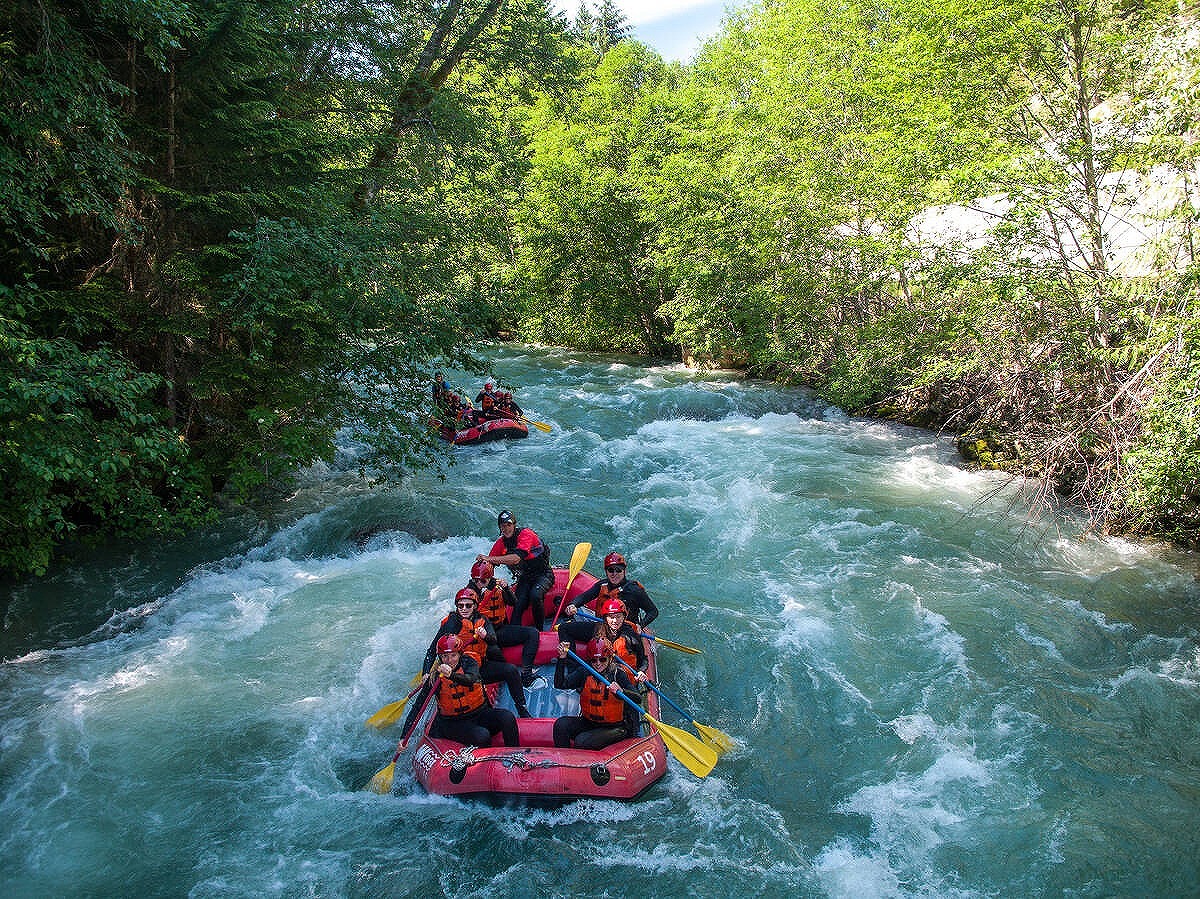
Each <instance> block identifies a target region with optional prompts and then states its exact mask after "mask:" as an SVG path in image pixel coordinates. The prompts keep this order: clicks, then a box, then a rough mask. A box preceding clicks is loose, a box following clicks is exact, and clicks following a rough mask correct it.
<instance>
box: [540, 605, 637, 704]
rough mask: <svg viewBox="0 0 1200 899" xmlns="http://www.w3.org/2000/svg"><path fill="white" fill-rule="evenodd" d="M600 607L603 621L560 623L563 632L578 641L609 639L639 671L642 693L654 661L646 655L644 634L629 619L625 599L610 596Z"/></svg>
mask: <svg viewBox="0 0 1200 899" xmlns="http://www.w3.org/2000/svg"><path fill="white" fill-rule="evenodd" d="M596 611H597V612H599V617H600V620H599V621H590V620H588V619H586V618H580V619H578V620H575V621H567V622H564V623H562V624H560V625H559V626H558V634H559V636H560V637H565V638H566V639H568V640H571V641H572V642H574V643H577V644H582V643H586V642H588V641H591V640H607V641H608V642H609V644H610V645H611V646H612V648H613V651H614V652H615V653H616V654H617V655H618V656H619V657H620V658H621V661H623V662H624V663H625V664H627V665H628V666H629V667H630V668H632V669H633V670H634V671H635V672H636V678H637V686H638V688H639V689H638V696H639V697H641V696H642V695H643V693H644V691H645V687H643V686H642V685H643V684H645V682H646V669H647V667H649V664H650V662H649V659H647V658H646V648H645V646H644V645H643V644H642V638H641V637H640V636H639V635H638V632H637V631H636V630H634V628H633V627H632V626H631V625H630V624H629V622H628V620H626V614H625V603H623V602H621V600H619V599H615V598H613V599H607V600H605V601H604V602H603V603H601V604H600V608H599V609H597V610H596Z"/></svg>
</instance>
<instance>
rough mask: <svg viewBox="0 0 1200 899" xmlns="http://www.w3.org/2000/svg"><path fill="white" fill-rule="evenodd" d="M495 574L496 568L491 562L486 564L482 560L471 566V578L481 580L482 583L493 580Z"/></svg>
mask: <svg viewBox="0 0 1200 899" xmlns="http://www.w3.org/2000/svg"><path fill="white" fill-rule="evenodd" d="M495 573H496V567H495V566H494V565H492V563H491V562H484V561H483V560H482V559H481V560H480V561H478V562H476V563H475V564H474V565H472V566H471V577H473V578H479V579H480V580H482V581H486V580H491V578H492V575H494V574H495Z"/></svg>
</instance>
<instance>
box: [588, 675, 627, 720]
mask: <svg viewBox="0 0 1200 899" xmlns="http://www.w3.org/2000/svg"><path fill="white" fill-rule="evenodd" d="M579 713H580V714H581V715H583V717H584V718H586V719H587V720H588V721H595V722H597V723H598V724H620V723H621V722H622V721H624V720H625V701H624V700H623V699H621V697H619V696H617V695H616V694H615V693H609V692H608V688H607V687H605V686H604V684H602V683H600V681H598V680H596V678H595V677H594V676H593V675H588V679H587V680H586V681H584V682H583V689H581V690H580V691H579Z"/></svg>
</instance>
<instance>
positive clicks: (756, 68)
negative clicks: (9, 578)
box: [0, 0, 1200, 572]
mask: <svg viewBox="0 0 1200 899" xmlns="http://www.w3.org/2000/svg"><path fill="white" fill-rule="evenodd" d="M1197 33H1198V27H1197V25H1196V24H1195V23H1194V22H1193V21H1192V19H1191V18H1190V17H1189V16H1188V15H1187V14H1185V13H1180V12H1179V9H1178V6H1177V4H1175V3H1174V2H1170V3H1168V2H1164V0H1142V2H1137V3H1131V2H1128V0H1088V2H1084V0H1038V2H1034V3H1029V2H1020V3H1018V2H1016V0H1004V2H1000V3H993V4H986V5H982V4H978V3H971V2H965V0H925V2H920V3H918V2H914V0H870V2H868V0H847V2H844V3H840V4H835V5H833V6H831V5H829V4H825V3H819V2H816V0H758V2H754V3H750V4H749V5H747V6H746V7H745V8H744V9H742V10H741V11H738V12H732V13H730V14H729V16H728V17H727V19H726V22H725V25H724V28H723V30H722V32H721V33H720V34H719V35H718V36H717V37H716V38H715V39H713V40H712V41H711V42H710V43H709V44H708V45H707V46H706V47H705V48H704V50H703V51H702V52H701V53H700V54H699V55H698V57H697V58H696V59H695V60H694V62H692V63H691V64H690V65H688V66H680V65H677V64H673V63H667V62H665V61H663V60H662V59H661V58H660V57H658V56H657V54H655V53H654V52H653V51H652V50H650V49H649V48H647V47H645V46H643V45H641V44H639V43H637V42H636V41H634V40H631V39H630V38H629V34H630V28H629V25H628V23H627V21H626V20H625V18H624V16H623V15H622V14H621V13H620V11H619V9H618V7H617V6H616V5H615V4H614V3H611V2H607V0H605V2H581V3H580V4H579V5H578V9H577V11H576V12H575V14H574V18H573V21H572V23H571V24H568V23H567V20H566V17H565V16H561V15H553V14H551V13H550V12H549V11H548V8H547V4H546V2H545V0H423V2H422V0H396V2H393V3H389V4H382V5H369V6H363V5H361V4H342V3H333V4H329V3H322V4H308V3H302V4H301V5H300V6H296V5H295V4H283V3H279V2H278V0H254V2H246V0H123V2H121V3H112V2H101V3H100V4H98V5H97V4H85V3H82V2H79V0H52V2H46V0H40V2H34V0H16V2H14V3H11V4H9V5H8V6H7V7H5V9H4V11H3V12H0V110H2V114H0V136H2V138H3V139H2V141H0V175H2V176H3V177H0V233H2V235H3V243H2V244H0V253H2V254H3V267H2V271H3V277H2V278H0V303H2V307H0V347H3V352H2V354H0V367H3V370H4V376H5V377H4V382H3V383H2V384H0V429H2V430H0V476H3V485H4V486H3V489H2V492H0V520H2V521H3V522H4V527H5V532H6V540H5V549H4V550H3V555H2V556H0V569H7V570H9V571H16V572H28V571H41V570H44V568H45V567H46V565H47V564H48V562H49V561H50V559H51V557H52V555H53V553H54V550H55V547H57V546H58V545H60V544H61V543H62V542H63V541H64V540H67V539H70V538H72V537H76V536H86V535H88V534H93V533H95V534H104V533H114V532H121V533H145V532H146V531H148V530H155V529H170V528H178V527H186V526H190V525H194V524H195V523H197V522H200V521H204V520H206V519H207V518H210V517H211V516H212V515H213V514H214V513H213V510H214V508H216V505H217V503H218V501H220V502H237V501H241V500H243V499H245V498H247V497H249V496H252V495H254V494H255V492H256V491H258V490H261V489H262V488H263V487H264V486H269V485H274V484H278V483H282V482H283V481H285V480H286V478H287V477H288V476H289V475H290V474H291V473H292V472H293V471H294V470H295V469H296V467H297V466H299V465H303V464H306V463H309V462H312V461H314V460H316V459H320V458H330V457H331V456H332V454H333V451H334V437H335V435H336V434H337V433H338V432H339V431H341V430H343V429H346V428H352V429H354V430H355V431H356V432H357V433H358V435H360V436H361V437H362V439H363V440H364V441H365V442H366V444H367V445H369V446H370V447H371V448H372V449H373V454H372V455H370V456H369V457H367V458H364V460H363V464H364V465H367V466H370V467H371V468H372V469H373V470H374V471H376V472H378V473H380V474H387V473H388V472H399V471H404V470H406V469H409V468H412V467H414V466H424V465H429V464H441V462H442V461H443V460H444V458H445V455H444V453H443V452H442V451H441V448H440V447H439V446H437V445H436V440H435V438H434V436H433V434H432V433H431V431H430V429H429V428H428V427H427V425H426V423H425V412H426V396H427V394H426V388H427V383H426V379H427V376H428V372H429V370H430V369H431V368H432V367H434V366H435V365H438V364H449V365H456V366H460V367H462V368H464V369H467V370H480V369H481V363H480V362H479V360H478V359H476V357H475V354H473V353H472V350H471V348H472V347H473V346H475V345H476V344H477V341H478V340H479V339H480V338H483V337H486V336H490V335H495V334H515V335H518V336H520V337H522V338H525V339H528V340H534V341H542V342H548V343H555V344H565V345H572V346H578V347H586V348H592V349H611V350H617V351H621V352H640V353H651V354H659V355H666V354H680V355H682V356H683V357H684V358H687V359H690V360H694V361H695V362H696V363H698V364H701V365H705V364H707V365H734V366H739V367H744V368H746V369H748V370H749V371H751V372H752V373H754V374H758V375H762V376H767V377H773V378H778V379H780V380H782V381H786V382H789V383H804V384H808V385H811V386H813V387H814V388H816V389H817V390H818V391H820V392H821V393H822V395H824V396H825V397H827V398H829V399H830V400H831V401H833V402H836V403H838V404H840V405H842V406H844V407H846V408H848V409H851V410H854V411H862V412H867V413H870V414H879V415H887V416H896V417H900V418H904V419H906V420H909V421H914V422H918V423H922V424H927V425H931V426H938V427H946V428H949V429H951V430H952V431H953V433H955V434H956V435H957V436H958V437H959V442H960V446H961V448H962V449H963V451H964V453H965V454H966V455H968V457H969V458H971V459H972V460H974V461H976V462H977V463H978V464H980V465H984V466H987V467H995V468H1004V469H1008V470H1011V471H1013V472H1019V473H1023V474H1035V475H1039V476H1041V481H1040V482H1037V483H1041V484H1043V485H1044V490H1043V493H1042V494H1040V495H1039V494H1038V493H1037V491H1035V492H1034V497H1033V498H1034V500H1035V502H1037V501H1038V500H1039V498H1040V499H1041V500H1047V499H1048V498H1049V496H1050V493H1051V490H1053V491H1055V492H1057V493H1059V494H1062V495H1065V496H1068V497H1070V498H1071V499H1073V500H1075V501H1077V502H1079V503H1081V504H1082V505H1083V506H1084V507H1085V508H1086V509H1087V510H1088V511H1089V513H1090V514H1091V515H1092V517H1093V520H1094V522H1095V523H1096V525H1097V527H1098V528H1102V529H1109V530H1116V531H1124V532H1130V533H1136V534H1148V535H1164V536H1169V537H1171V538H1172V539H1177V540H1181V541H1185V542H1189V541H1195V540H1196V539H1197V537H1198V534H1200V428H1197V426H1196V422H1197V419H1198V416H1197V410H1198V407H1200V394H1198V392H1197V382H1196V374H1195V372H1196V370H1197V366H1196V364H1195V363H1196V355H1197V345H1198V341H1200V338H1198V336H1197V325H1196V322H1197V304H1196V296H1197V289H1196V285H1197V279H1196V277H1195V271H1194V269H1195V262H1194V259H1193V235H1192V230H1191V229H1192V223H1193V221H1194V220H1195V218H1196V214H1195V212H1196V203H1195V198H1194V196H1193V193H1192V191H1193V184H1194V177H1195V163H1196V152H1195V149H1194V147H1195V142H1194V138H1193V133H1194V122H1195V119H1196V100H1195V97H1196V96H1198V95H1200V94H1198V92H1197V91H1196V89H1195V87H1196V81H1197V76H1196V73H1197V71H1200V66H1197V59H1196V58H1195V57H1196V53H1197V46H1198V45H1200V40H1197V38H1196V35H1197ZM1148 198H1152V199H1153V203H1152V204H1151V203H1148V202H1147V199H1148ZM963 220H965V221H966V224H965V225H963V226H962V227H961V228H958V229H957V230H956V229H955V228H952V227H950V226H951V224H953V223H954V222H955V221H963ZM1134 234H1136V235H1139V236H1140V237H1141V238H1143V240H1142V241H1141V246H1140V247H1139V248H1137V249H1136V251H1135V250H1133V249H1131V247H1130V245H1129V241H1130V237H1131V235H1134Z"/></svg>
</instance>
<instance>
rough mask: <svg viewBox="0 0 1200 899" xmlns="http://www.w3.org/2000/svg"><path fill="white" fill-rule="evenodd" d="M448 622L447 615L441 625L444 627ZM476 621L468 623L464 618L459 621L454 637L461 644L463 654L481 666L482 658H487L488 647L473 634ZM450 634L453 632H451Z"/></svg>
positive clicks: (485, 642)
mask: <svg viewBox="0 0 1200 899" xmlns="http://www.w3.org/2000/svg"><path fill="white" fill-rule="evenodd" d="M449 620H450V616H449V615H447V616H446V617H445V618H443V619H442V625H443V626H445V624H446V622H447V621H449ZM477 621H478V619H471V620H469V621H468V620H467V619H466V618H463V619H461V624H460V625H459V628H458V633H456V634H454V635H455V636H456V637H458V638H459V639H460V640H461V641H462V642H463V649H462V651H463V653H464V654H465V655H469V656H470V657H471V658H473V659H474V660H475V661H476V663H477V664H480V665H482V664H483V660H484V657H485V656H487V648H488V645H487V641H486V640H481V639H480V638H479V637H478V636H477V635H476V634H475V625H476V623H477ZM451 633H454V632H453V631H451Z"/></svg>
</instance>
